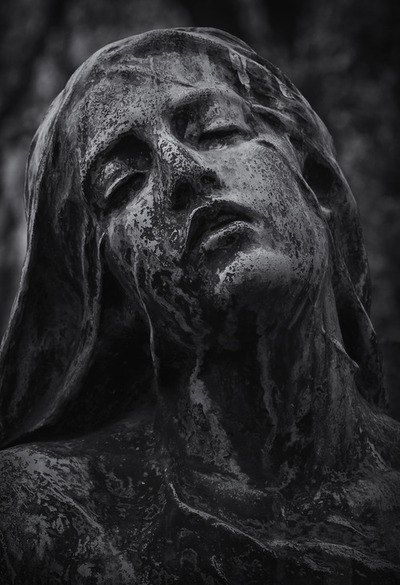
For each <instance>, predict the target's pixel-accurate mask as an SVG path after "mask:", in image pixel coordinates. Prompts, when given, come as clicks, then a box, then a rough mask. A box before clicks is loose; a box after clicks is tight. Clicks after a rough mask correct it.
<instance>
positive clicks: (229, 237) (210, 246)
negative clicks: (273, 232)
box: [200, 220, 254, 252]
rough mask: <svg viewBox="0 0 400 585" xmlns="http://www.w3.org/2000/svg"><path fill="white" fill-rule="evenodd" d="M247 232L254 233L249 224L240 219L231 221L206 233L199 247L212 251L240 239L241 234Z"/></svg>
mask: <svg viewBox="0 0 400 585" xmlns="http://www.w3.org/2000/svg"><path fill="white" fill-rule="evenodd" d="M249 234H254V229H253V227H252V226H251V224H249V223H248V222H246V221H242V220H238V221H232V222H231V223H227V224H225V225H223V226H221V227H219V228H216V229H215V230H214V231H212V232H210V233H209V234H207V235H206V236H205V238H204V240H203V241H202V243H201V245H200V249H201V250H204V251H205V252H213V251H214V250H218V249H220V248H226V247H227V246H230V245H231V244H234V243H236V242H238V241H241V238H242V236H245V235H249Z"/></svg>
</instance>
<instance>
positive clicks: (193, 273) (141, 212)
mask: <svg viewBox="0 0 400 585" xmlns="http://www.w3.org/2000/svg"><path fill="white" fill-rule="evenodd" d="M150 66H151V67H152V69H153V71H154V72H155V76H153V77H152V75H151V71H150ZM126 71H128V73H129V67H128V69H126ZM127 77H128V76H127V75H126V74H125V76H124V75H122V73H121V72H116V73H115V74H114V75H112V76H111V75H110V76H109V77H107V78H104V79H103V81H102V82H100V83H99V84H98V85H97V86H96V87H95V88H94V89H92V92H91V94H90V96H89V98H90V99H89V106H88V107H89V113H90V116H89V118H90V120H91V122H90V124H91V125H90V127H89V130H88V136H89V138H90V144H91V145H93V144H94V145H96V146H97V147H98V148H97V150H98V152H94V150H95V149H93V146H92V147H91V151H90V152H89V149H87V152H86V156H87V158H88V159H90V161H89V162H90V164H89V165H88V166H89V169H90V170H89V182H88V184H89V185H90V194H89V195H90V197H91V198H92V199H93V200H94V205H95V207H96V209H97V211H98V214H99V217H101V218H102V221H104V222H105V229H106V233H107V241H108V259H109V261H110V263H111V265H112V268H113V270H114V272H116V273H117V274H118V277H119V278H120V280H121V281H122V282H123V284H124V286H125V287H126V289H127V291H132V292H135V294H136V295H138V296H139V299H140V301H141V302H142V303H143V304H144V306H145V307H146V311H147V312H148V314H149V315H150V318H152V316H153V315H154V319H153V321H154V322H155V323H159V324H162V325H166V324H167V325H168V328H169V330H171V331H174V332H175V333H176V334H177V335H178V336H180V337H182V336H185V335H186V334H188V335H189V336H190V334H191V333H193V332H196V331H197V332H198V331H199V330H201V329H202V327H204V323H205V322H208V325H212V322H213V319H215V315H216V314H226V313H227V312H228V313H230V312H232V311H233V312H235V311H238V310H241V309H243V308H247V309H249V310H254V311H259V310H263V311H264V312H265V311H266V310H267V311H270V312H271V320H272V321H273V322H275V321H276V319H278V318H279V317H280V315H282V316H284V315H286V316H287V315H288V314H289V313H290V306H291V305H294V304H295V303H296V304H297V303H298V298H297V297H298V294H300V291H302V294H305V291H306V289H307V287H308V286H309V284H310V283H311V282H315V280H318V279H319V280H321V274H322V272H323V270H324V267H325V265H326V259H327V243H326V237H325V229H324V226H323V222H322V221H321V220H320V218H319V216H318V214H317V213H316V211H315V209H313V208H312V206H311V205H310V204H309V203H307V202H306V201H305V198H304V194H303V193H302V192H301V190H300V187H299V184H298V180H297V178H296V169H297V171H298V170H299V169H298V162H297V160H296V156H295V153H294V151H293V149H292V148H291V146H290V143H289V141H288V139H287V138H286V137H285V136H284V135H283V134H282V133H279V132H277V131H276V130H274V129H273V128H272V127H269V126H268V125H267V123H266V122H265V121H263V120H262V119H261V118H260V117H259V116H258V115H257V113H255V111H253V108H251V106H250V105H249V103H248V102H247V101H246V100H244V99H243V98H242V97H241V96H240V95H239V94H238V93H237V92H235V90H234V85H233V78H234V73H230V72H229V71H227V70H226V68H224V67H223V65H222V64H215V63H213V62H211V61H210V60H209V58H208V57H207V56H206V55H194V54H190V55H189V56H184V57H182V56H181V55H177V54H164V55H160V56H156V57H153V58H152V60H151V62H150V60H149V72H148V75H142V77H141V78H139V80H137V79H136V78H135V80H134V82H130V81H127ZM128 79H129V77H128ZM185 332H186V333H185Z"/></svg>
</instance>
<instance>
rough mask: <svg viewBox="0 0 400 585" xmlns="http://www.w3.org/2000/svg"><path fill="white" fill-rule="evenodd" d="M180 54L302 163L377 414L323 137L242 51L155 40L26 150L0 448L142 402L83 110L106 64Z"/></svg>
mask: <svg viewBox="0 0 400 585" xmlns="http://www.w3.org/2000/svg"><path fill="white" fill-rule="evenodd" d="M155 48H156V49H155ZM191 50H195V51H197V52H204V53H206V54H207V55H208V56H209V57H210V58H211V59H212V58H215V59H220V60H221V62H223V63H224V65H225V66H226V67H227V68H228V69H230V70H231V71H232V72H233V73H234V74H235V76H236V79H237V86H236V87H235V89H236V90H237V91H239V92H240V93H242V95H243V96H244V97H245V99H248V100H249V101H251V102H252V103H255V104H257V106H258V108H259V112H260V115H262V116H265V117H266V118H267V119H268V120H269V122H270V123H271V124H273V125H275V126H276V127H278V128H280V129H281V131H282V133H284V134H285V136H286V138H287V140H288V141H290V143H291V145H292V147H293V148H294V150H295V151H296V153H297V154H298V156H299V159H301V166H302V169H303V178H304V185H305V188H311V189H312V190H313V191H314V194H315V195H316V197H317V199H318V200H319V202H320V204H321V205H322V206H323V208H324V209H325V210H326V211H327V213H326V217H327V220H326V221H327V225H328V229H329V231H330V235H331V242H332V249H333V251H334V253H333V256H334V258H333V265H334V270H333V275H332V279H333V290H334V294H335V302H336V306H337V311H338V316H339V322H340V326H341V331H342V335H343V341H344V348H345V350H346V352H347V353H348V355H349V356H350V357H351V358H352V360H354V362H356V364H357V365H358V369H357V374H356V376H357V380H356V381H357V388H358V391H359V393H360V395H362V396H363V397H364V399H366V400H368V401H369V402H370V403H375V404H383V403H384V393H383V390H382V382H381V369H380V360H379V355H378V350H377V347H376V338H375V333H374V330H373V327H372V325H371V323H370V320H369V316H368V315H369V303H370V285H369V278H368V265H367V259H366V254H365V250H364V246H363V242H362V234H361V228H360V222H359V218H358V212H357V207H356V204H355V201H354V198H353V196H352V194H351V191H350V189H349V186H348V185H347V183H346V181H345V179H344V177H343V175H342V173H341V171H340V169H339V167H338V164H337V162H336V160H335V154H334V151H333V147H332V143H331V139H330V136H329V134H328V132H327V130H326V128H325V126H324V125H323V123H322V122H321V120H320V119H319V118H318V116H317V115H316V114H315V113H314V112H313V110H312V109H311V107H310V105H309V104H308V103H307V101H306V100H305V99H304V98H303V97H302V96H301V94H300V93H299V91H298V90H297V89H296V88H295V87H294V86H293V85H292V84H291V83H290V81H289V80H288V79H286V78H285V77H284V75H282V73H281V72H280V71H279V70H278V69H276V68H275V67H274V66H273V65H271V64H270V63H269V62H268V61H265V60H264V59H262V58H260V57H259V56H258V55H257V54H256V53H255V52H254V51H252V50H251V49H250V48H249V47H248V46H247V45H245V44H244V43H243V42H242V41H240V40H238V39H236V38H234V37H232V36H231V35H228V34H227V33H223V32H221V31H217V30H214V29H194V28H193V29H171V30H160V31H152V32H149V33H145V34H143V35H138V36H134V37H131V38H128V39H124V40H121V41H118V42H116V43H113V44H111V45H108V46H107V47H105V48H103V49H101V50H100V51H98V52H97V53H96V54H94V55H93V56H92V57H90V58H89V59H88V60H87V61H86V62H85V63H84V64H83V65H82V66H81V67H80V68H79V69H78V70H77V71H76V72H75V74H74V75H73V76H72V77H71V79H70V80H69V82H68V84H67V85H66V87H65V89H64V90H63V91H62V92H61V93H60V95H59V96H58V97H57V98H56V99H55V100H54V102H53V104H52V106H51V107H50V110H49V112H48V113H47V115H46V117H45V119H44V121H43V123H42V124H41V126H40V128H39V130H38V132H37V134H36V136H35V138H34V140H33V143H32V147H31V151H30V155H29V162H28V166H27V173H26V182H25V196H26V209H27V220H28V250H27V256H26V260H25V265H24V269H23V274H22V279H21V284H20V288H19V293H18V296H17V298H16V300H15V303H14V307H13V312H12V317H11V320H10V324H9V327H8V330H7V332H6V334H5V337H4V341H3V346H2V351H1V361H0V386H1V388H0V422H1V433H0V437H1V442H2V445H3V446H7V445H10V444H13V443H16V442H22V441H25V440H27V439H28V438H29V437H34V436H35V437H41V438H43V437H47V436H52V437H60V436H61V435H62V434H71V433H72V434H73V433H81V432H83V431H85V430H90V429H91V428H95V427H97V426H99V425H102V424H105V423H106V422H108V421H111V420H115V419H116V418H118V416H122V415H123V414H126V413H127V412H129V411H130V410H133V409H135V407H136V406H137V405H138V404H139V403H140V402H143V401H146V400H153V395H152V377H153V371H152V364H151V357H150V352H149V340H148V331H147V329H146V325H145V323H144V322H143V321H142V318H141V317H140V315H139V314H138V312H137V311H135V309H134V307H131V306H129V301H127V299H126V298H125V295H124V293H123V290H122V288H121V286H120V285H118V283H117V282H116V280H115V279H113V277H112V275H111V274H110V272H109V270H108V268H107V264H106V262H105V259H104V253H103V244H102V242H103V238H102V226H101V224H100V223H99V222H98V221H97V218H96V216H95V214H94V213H93V210H92V209H91V206H90V204H88V201H87V199H86V198H85V192H84V191H85V190H84V185H83V181H82V171H83V166H84V161H83V159H82V157H81V152H82V148H84V147H85V148H87V145H88V142H90V137H88V136H86V134H85V131H86V130H85V128H86V127H85V116H87V115H89V114H88V113H86V110H85V107H84V104H85V100H86V97H87V95H88V94H89V93H90V89H91V87H92V86H93V85H95V83H96V82H97V81H98V80H99V79H101V77H102V76H105V75H107V71H108V69H109V68H111V67H116V66H117V67H118V63H120V62H122V61H125V62H126V61H132V67H136V68H138V69H143V66H142V67H141V60H144V59H146V58H148V56H149V55H150V56H151V54H152V52H153V51H160V52H162V51H174V52H178V53H179V52H185V51H191ZM141 74H143V72H142V73H141ZM148 74H151V72H150V73H148ZM71 121H72V123H71Z"/></svg>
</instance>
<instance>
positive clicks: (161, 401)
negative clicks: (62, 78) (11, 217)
mask: <svg viewBox="0 0 400 585" xmlns="http://www.w3.org/2000/svg"><path fill="white" fill-rule="evenodd" d="M27 209H28V214H29V230H30V232H29V256H28V259H27V263H26V268H25V272H24V277H23V281H22V284H21V289H20V294H19V297H18V299H17V302H16V305H15V311H14V315H13V318H12V321H11V324H10V327H9V331H8V334H7V337H6V341H5V345H4V348H3V355H2V365H1V384H2V387H1V394H0V409H1V422H2V444H3V451H2V453H1V455H0V462H1V468H2V472H1V491H2V496H1V508H2V509H1V532H2V539H1V543H0V545H1V547H2V550H3V553H2V560H1V563H2V564H1V565H0V568H1V571H2V573H3V574H4V580H5V582H6V583H16V584H28V583H29V585H31V584H41V583H71V584H80V583H85V584H92V583H98V584H103V583H104V584H105V583H112V584H125V583H138V584H141V585H145V584H146V585H155V584H157V583H159V584H168V585H169V584H172V583H182V584H185V585H186V584H187V583H188V582H190V583H194V584H197V583H198V584H207V585H211V584H217V583H230V584H235V585H238V584H254V585H255V584H266V583H271V584H272V583H274V584H275V583H290V584H296V583H299V584H300V583H307V584H308V583H330V584H333V583H338V584H339V583H340V584H342V583H352V584H357V583H368V584H370V583H387V584H390V583H397V582H400V581H399V579H400V577H399V572H400V563H399V545H398V542H399V536H400V535H399V510H398V506H399V502H398V498H399V496H398V493H399V483H400V482H399V480H400V477H399V473H398V468H399V461H400V446H399V436H400V428H399V423H397V422H395V421H394V420H392V419H390V418H388V417H387V416H386V415H385V414H384V412H383V410H381V407H382V406H384V396H383V391H382V384H381V371H380V362H379V355H378V352H377V347H376V339H375V334H374V330H373V328H372V325H371V323H370V320H369V317H368V311H369V282H368V269H367V262H366V257H365V252H364V248H363V245H362V236H361V230H360V226H359V221H358V215H357V209H356V206H355V203H354V199H353V197H352V195H351V192H350V190H349V187H348V185H347V184H346V181H345V179H344V177H343V175H342V173H341V171H340V169H339V168H338V165H337V163H336V161H335V158H334V153H333V150H332V145H331V140H330V137H329V134H328V132H327V130H326V129H325V127H324V125H323V124H322V122H321V121H320V120H319V118H318V117H317V116H316V114H315V113H314V112H313V111H312V109H311V108H310V106H309V104H308V103H307V102H306V101H305V100H304V98H302V96H301V95H300V94H299V92H298V91H297V90H296V89H295V88H294V87H293V85H292V84H291V83H290V82H289V81H288V80H287V79H286V78H285V77H284V76H283V75H282V74H281V73H280V72H279V71H278V70H276V69H275V68H274V67H273V66H272V65H271V64H269V63H268V62H265V61H263V60H261V59H260V58H259V57H258V56H257V55H256V54H255V53H254V52H253V51H251V49H249V48H248V47H247V46H246V45H244V44H243V43H241V41H238V40H237V39H234V38H233V37H231V36H229V35H227V34H225V33H222V32H220V31H214V30H207V29H181V30H167V31H153V32H150V33H146V34H145V35H141V36H137V37H132V38H129V39H126V40H123V41H120V42H118V43H114V44H112V45H109V46H108V47H105V48H104V49H103V50H101V51H100V52H98V53H96V54H95V55H94V56H93V57H92V58H90V59H89V60H88V61H87V62H86V63H85V64H84V65H83V66H82V67H81V68H80V69H79V70H78V71H77V72H76V73H75V75H74V76H73V77H72V78H71V80H70V82H69V83H68V85H67V86H66V88H65V90H64V91H63V92H62V93H61V94H60V96H59V97H58V98H57V99H56V101H55V102H54V103H53V105H52V107H51V109H50V111H49V113H48V115H47V117H46V118H45V120H44V122H43V124H42V126H41V128H40V129H39V131H38V134H37V136H36V138H35V141H34V145H33V148H32V151H31V157H30V161H29V166H28V173H27Z"/></svg>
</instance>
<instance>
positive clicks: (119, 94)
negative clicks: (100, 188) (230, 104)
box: [74, 52, 235, 168]
mask: <svg viewBox="0 0 400 585" xmlns="http://www.w3.org/2000/svg"><path fill="white" fill-rule="evenodd" d="M234 78H235V74H234V72H233V71H230V70H229V68H228V67H227V66H226V65H225V64H224V63H221V61H217V62H215V61H213V60H212V59H211V58H210V56H209V55H208V54H206V53H201V54H194V53H192V52H190V53H186V54H181V53H178V52H169V53H163V54H159V55H149V56H146V57H143V58H140V59H138V58H134V57H132V58H131V59H126V58H125V59H121V60H120V61H119V62H118V61H117V62H114V63H113V64H110V65H109V66H107V65H105V66H104V67H103V68H102V72H100V73H98V74H97V79H96V80H95V82H94V83H93V82H92V83H91V85H90V87H89V88H88V89H87V90H86V93H85V95H84V97H83V98H82V99H81V101H80V103H79V105H78V110H79V112H77V111H76V110H75V113H74V118H75V120H76V119H78V120H79V125H80V128H79V134H80V140H79V141H78V144H79V150H80V152H81V161H82V163H83V166H86V168H87V166H88V165H89V164H90V161H91V160H93V158H94V157H95V156H96V154H97V153H98V152H99V151H100V150H102V149H103V148H104V147H106V145H107V144H108V143H110V142H111V141H112V140H113V139H114V138H115V137H117V136H118V135H119V134H122V133H124V132H127V131H129V130H131V129H137V130H140V129H143V128H144V127H146V126H147V127H156V126H157V124H159V123H160V121H162V119H163V118H164V117H167V116H168V114H169V113H170V112H171V110H172V109H173V107H174V105H175V104H177V103H179V102H180V101H182V100H184V99H185V96H187V95H189V94H190V93H193V90H201V89H202V88H204V89H207V88H210V89H212V90H214V91H218V90H220V91H222V92H223V91H226V90H228V89H229V88H232V85H233V84H234Z"/></svg>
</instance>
